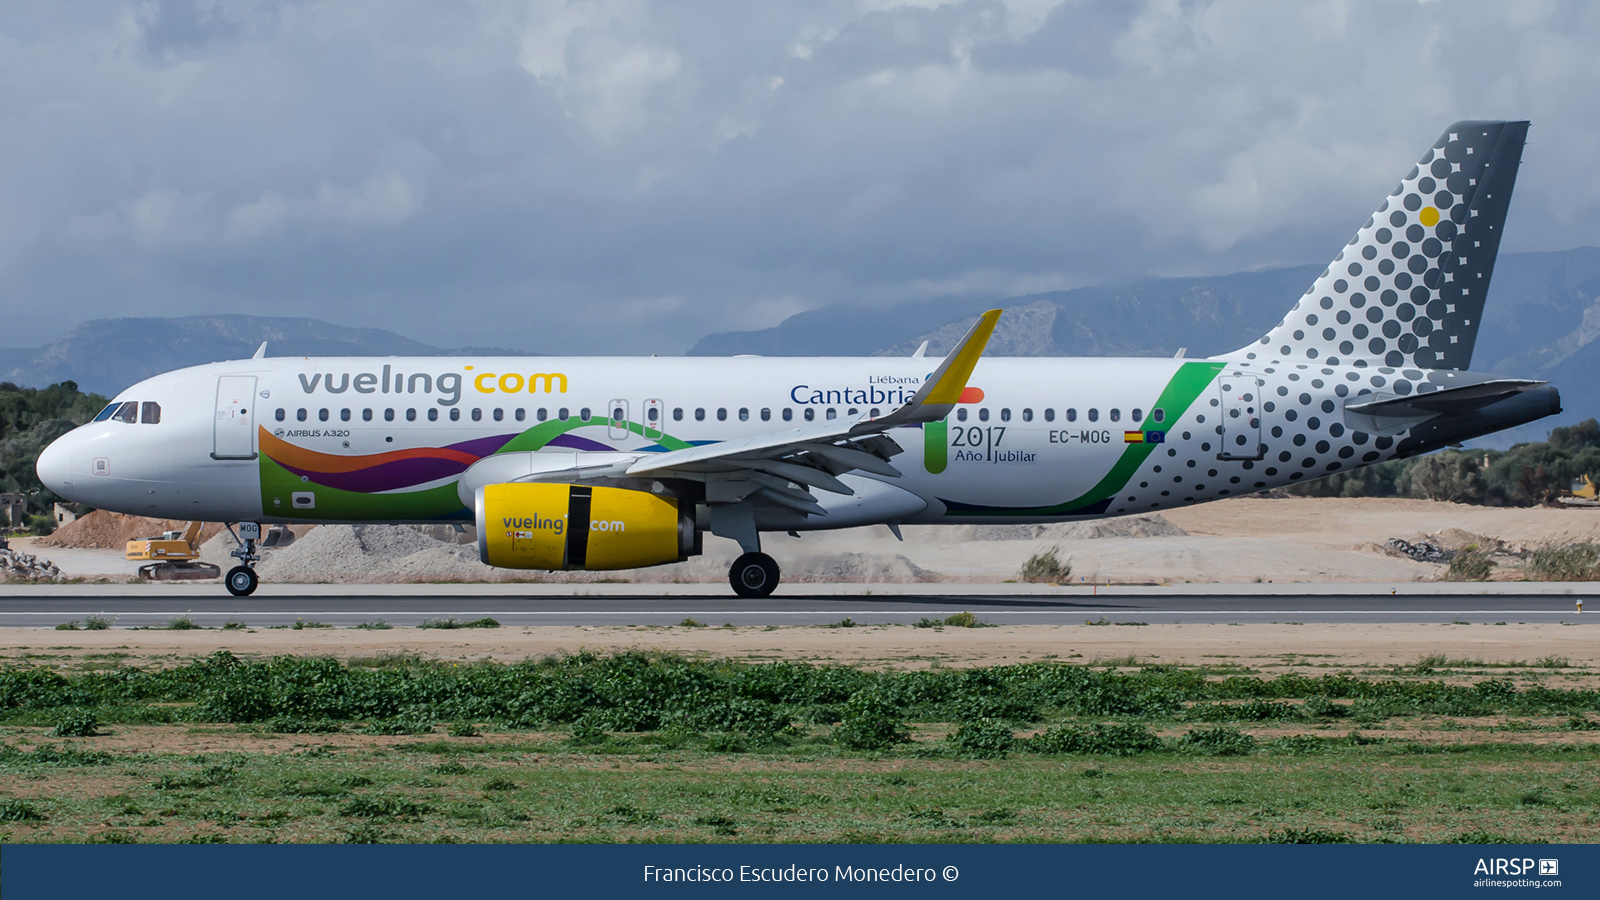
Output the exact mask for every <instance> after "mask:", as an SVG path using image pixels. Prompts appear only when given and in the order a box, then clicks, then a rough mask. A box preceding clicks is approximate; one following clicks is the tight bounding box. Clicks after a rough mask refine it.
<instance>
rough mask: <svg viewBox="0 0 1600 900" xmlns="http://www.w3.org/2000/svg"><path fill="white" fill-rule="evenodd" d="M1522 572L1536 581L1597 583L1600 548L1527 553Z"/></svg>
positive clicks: (1552, 547) (1578, 546) (1569, 547)
mask: <svg viewBox="0 0 1600 900" xmlns="http://www.w3.org/2000/svg"><path fill="white" fill-rule="evenodd" d="M1522 570H1523V572H1524V573H1526V574H1527V576H1528V577H1529V578H1531V579H1533V580H1535V581H1600V545H1596V544H1565V545H1556V544H1550V545H1547V546H1544V547H1539V548H1537V549H1534V550H1530V551H1529V552H1528V555H1527V557H1526V559H1525V560H1524V561H1523V564H1522Z"/></svg>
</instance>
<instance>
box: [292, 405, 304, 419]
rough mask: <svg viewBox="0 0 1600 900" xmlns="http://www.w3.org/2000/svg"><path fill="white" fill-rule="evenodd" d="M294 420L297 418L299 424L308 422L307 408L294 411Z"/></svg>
mask: <svg viewBox="0 0 1600 900" xmlns="http://www.w3.org/2000/svg"><path fill="white" fill-rule="evenodd" d="M294 418H295V421H297V422H304V421H305V420H306V410H305V407H301V408H299V409H297V410H295V411H294Z"/></svg>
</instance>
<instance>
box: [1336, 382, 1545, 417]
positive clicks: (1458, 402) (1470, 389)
mask: <svg viewBox="0 0 1600 900" xmlns="http://www.w3.org/2000/svg"><path fill="white" fill-rule="evenodd" d="M1541 384H1545V382H1543V381H1529V380H1527V379H1523V378H1497V379H1495V380H1493V381H1485V382H1481V383H1479V384H1469V385H1464V386H1462V387H1458V388H1446V389H1445V390H1442V391H1432V392H1430V393H1427V394H1412V395H1410V396H1406V397H1400V396H1396V395H1393V394H1379V395H1373V396H1374V397H1375V398H1382V399H1372V400H1367V401H1364V402H1361V403H1347V404H1345V407H1344V408H1345V409H1346V410H1347V411H1349V412H1353V413H1360V414H1362V415H1368V416H1401V417H1408V418H1409V417H1415V416H1419V415H1421V416H1426V415H1446V416H1454V415H1460V414H1462V413H1469V412H1473V411H1474V410H1479V409H1482V408H1484V407H1485V406H1488V405H1489V404H1491V403H1494V402H1496V401H1499V400H1504V399H1505V398H1507V397H1509V396H1511V395H1512V394H1520V393H1522V392H1523V391H1526V390H1529V389H1531V388H1536V387H1538V386H1539V385H1541Z"/></svg>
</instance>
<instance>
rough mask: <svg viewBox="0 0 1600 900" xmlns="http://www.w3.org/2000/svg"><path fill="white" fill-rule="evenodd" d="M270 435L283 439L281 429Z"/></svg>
mask: <svg viewBox="0 0 1600 900" xmlns="http://www.w3.org/2000/svg"><path fill="white" fill-rule="evenodd" d="M272 434H273V436H274V437H283V429H282V428H279V429H278V430H277V431H274V432H273V433H272Z"/></svg>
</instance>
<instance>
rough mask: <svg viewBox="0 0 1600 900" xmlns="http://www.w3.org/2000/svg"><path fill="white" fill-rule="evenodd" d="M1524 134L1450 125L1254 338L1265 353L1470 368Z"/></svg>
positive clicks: (1494, 126)
mask: <svg viewBox="0 0 1600 900" xmlns="http://www.w3.org/2000/svg"><path fill="white" fill-rule="evenodd" d="M1526 134H1527V123H1526V122H1457V123H1456V124H1454V125H1451V126H1450V127H1449V128H1448V129H1447V130H1446V131H1445V133H1444V134H1443V135H1441V136H1440V137H1439V140H1438V141H1436V142H1435V143H1434V145H1433V147H1431V148H1429V150H1428V152H1427V153H1425V154H1424V155H1423V156H1422V158H1421V159H1420V160H1418V162H1417V165H1416V166H1415V167H1413V168H1412V169H1411V170H1410V171H1409V172H1408V173H1407V175H1406V177H1405V178H1404V179H1403V180H1402V181H1401V183H1400V185H1399V186H1398V187H1397V188H1396V189H1395V190H1394V191H1393V192H1392V193H1391V194H1390V195H1389V197H1388V198H1387V199H1386V200H1384V202H1383V204H1382V205H1381V206H1379V207H1378V210H1377V212H1376V213H1374V215H1373V216H1372V217H1371V218H1370V219H1368V220H1367V222H1366V223H1365V224H1364V225H1363V226H1362V227H1361V229H1360V230H1359V231H1357V232H1356V235H1355V237H1354V238H1352V239H1351V240H1350V241H1349V243H1348V245H1347V246H1346V247H1345V249H1344V250H1342V251H1341V252H1340V253H1339V254H1338V256H1337V257H1335V259H1334V261H1333V263H1332V264H1331V265H1330V266H1329V267H1328V269H1327V270H1325V271H1324V272H1323V273H1322V275H1321V277H1319V278H1318V279H1317V280H1316V282H1315V283H1313V284H1312V285H1311V288H1310V290H1308V291H1307V292H1306V298H1305V300H1304V301H1303V302H1300V303H1297V304H1296V305H1295V308H1294V309H1293V310H1291V311H1290V313H1289V315H1288V316H1286V317H1285V318H1284V320H1283V321H1282V322H1281V323H1279V324H1278V326H1277V327H1276V328H1274V329H1273V330H1272V331H1270V332H1269V333H1268V334H1267V335H1266V336H1265V337H1263V338H1262V339H1261V341H1260V343H1261V344H1262V345H1264V346H1266V347H1268V348H1269V350H1268V351H1266V352H1270V353H1271V354H1273V355H1274V356H1276V357H1278V358H1280V359H1285V360H1289V359H1297V360H1319V361H1320V360H1326V359H1328V358H1329V357H1337V358H1338V359H1339V360H1340V361H1342V362H1346V363H1350V362H1354V361H1355V360H1358V359H1359V360H1363V361H1365V362H1366V363H1368V364H1373V365H1387V366H1402V365H1407V366H1417V367H1419V368H1425V369H1465V368H1467V367H1468V366H1469V365H1470V363H1471V359H1472V349H1473V346H1474V345H1475V343H1476V341H1477V335H1478V328H1479V319H1480V316H1481V314H1482V312H1483V303H1484V299H1485V294H1486V292H1487V290H1488V287H1489V280H1490V276H1491V274H1492V273H1493V270H1494V263H1495V257H1496V255H1497V254H1498V251H1499V246H1500V233H1501V230H1502V226H1503V225H1504V223H1505V213H1506V209H1507V206H1508V204H1509V201H1510V197H1511V189H1512V186H1513V184H1514V182H1515V178H1516V169H1517V164H1518V162H1519V161H1520V158H1521V152H1522V145H1523V141H1524V139H1525V137H1526ZM1311 298H1317V299H1316V300H1315V301H1312V299H1311ZM1402 300H1404V301H1406V302H1402ZM1374 332H1376V333H1379V334H1382V335H1383V337H1382V338H1379V337H1376V336H1375V335H1374ZM1256 352H1257V351H1256V350H1255V349H1254V347H1253V346H1252V347H1249V348H1245V349H1244V350H1239V351H1236V352H1235V353H1233V354H1228V355H1225V356H1223V357H1221V358H1223V359H1239V360H1243V359H1249V358H1253V357H1250V356H1247V355H1246V354H1247V353H1256ZM1257 355H1258V356H1259V353H1258V354H1257Z"/></svg>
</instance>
